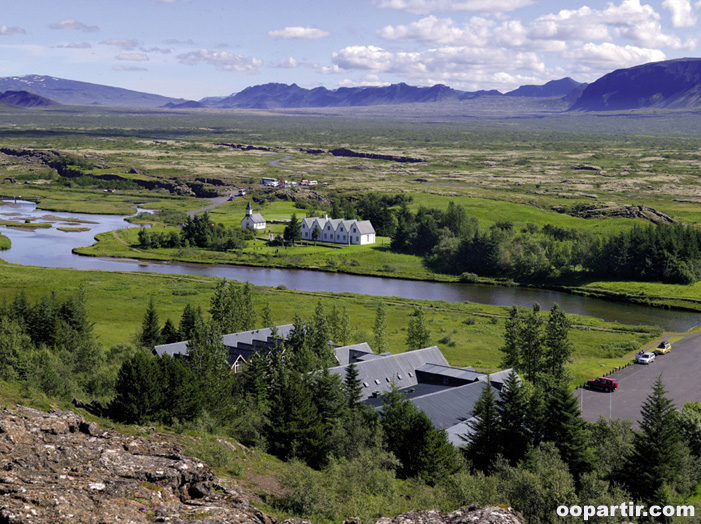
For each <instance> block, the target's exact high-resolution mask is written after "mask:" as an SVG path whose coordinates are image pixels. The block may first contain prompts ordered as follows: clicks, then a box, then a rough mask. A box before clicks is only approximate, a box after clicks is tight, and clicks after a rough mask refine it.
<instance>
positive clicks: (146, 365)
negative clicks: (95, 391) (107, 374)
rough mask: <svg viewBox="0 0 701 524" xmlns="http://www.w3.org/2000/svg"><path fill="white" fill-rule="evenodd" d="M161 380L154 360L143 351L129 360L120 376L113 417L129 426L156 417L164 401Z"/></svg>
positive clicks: (111, 407) (112, 404)
mask: <svg viewBox="0 0 701 524" xmlns="http://www.w3.org/2000/svg"><path fill="white" fill-rule="evenodd" d="M161 387H162V384H161V377H160V373H159V370H158V365H157V363H156V361H155V360H154V357H152V356H150V355H148V354H146V353H143V352H141V351H139V352H138V353H136V354H135V355H134V356H133V357H131V358H130V359H128V360H126V361H125V362H124V363H123V364H122V367H121V368H120V369H119V373H118V374H117V383H116V384H115V393H116V395H115V398H114V400H113V401H112V402H111V403H110V406H109V411H110V413H111V416H112V417H113V418H114V419H116V420H119V421H120V422H126V423H127V424H143V423H144V422H149V421H152V420H154V419H155V418H156V415H157V413H158V412H159V410H160V403H161V399H162V396H161V395H162V394H161V391H162V389H161Z"/></svg>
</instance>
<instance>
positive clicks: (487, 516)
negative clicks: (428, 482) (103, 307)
mask: <svg viewBox="0 0 701 524" xmlns="http://www.w3.org/2000/svg"><path fill="white" fill-rule="evenodd" d="M193 521H197V522H202V523H212V524H213V523H231V524H238V523H241V524H243V523H252V524H276V523H277V520H276V519H275V518H273V517H271V516H269V515H266V514H265V513H263V512H261V511H259V510H258V509H256V508H255V507H253V506H252V505H251V504H250V503H249V502H248V499H247V498H246V496H245V495H244V493H243V491H239V490H238V489H237V488H236V486H232V485H231V483H230V482H227V481H225V480H222V479H218V478H217V477H216V475H215V473H214V471H213V470H212V469H211V468H209V467H207V466H206V465H205V464H203V463H201V462H200V461H198V460H196V459H194V458H192V457H187V456H185V455H184V454H183V452H182V450H181V449H180V447H179V446H178V444H177V443H174V442H172V441H168V440H167V439H166V437H158V436H156V437H149V438H145V437H133V436H126V435H122V434H119V433H117V432H114V431H106V430H103V429H100V428H99V427H98V426H97V424H95V423H93V422H87V421H85V419H83V418H82V417H81V416H79V415H77V414H75V413H73V412H70V411H58V410H52V411H50V412H49V413H44V412H41V411H38V410H34V409H30V408H25V407H17V408H16V409H14V410H3V411H0V523H1V524H4V523H8V524H15V523H28V522H37V523H39V522H41V523H60V522H71V523H90V524H98V523H124V524H128V523H142V522H169V523H173V524H180V523H183V524H184V523H190V522H193ZM285 522H286V523H287V524H293V523H297V524H299V523H301V522H303V521H299V520H295V521H285ZM348 522H349V523H350V522H354V521H352V520H351V521H348ZM355 522H357V521H355ZM467 523H471V524H479V523H490V524H523V519H522V518H521V516H520V515H518V514H517V513H515V512H514V511H513V510H511V509H510V508H479V507H476V506H475V507H469V508H463V509H461V510H458V511H455V512H453V513H451V514H449V515H444V514H442V513H440V512H437V511H422V512H411V513H407V514H404V515H400V516H397V517H393V518H385V519H381V520H380V521H378V523H377V524H467Z"/></svg>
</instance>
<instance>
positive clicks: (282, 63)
mask: <svg viewBox="0 0 701 524" xmlns="http://www.w3.org/2000/svg"><path fill="white" fill-rule="evenodd" d="M276 67H280V68H282V69H294V68H295V67H299V63H298V62H297V60H295V59H294V58H292V57H289V58H283V59H282V60H278V62H277V65H276Z"/></svg>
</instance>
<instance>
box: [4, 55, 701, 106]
mask: <svg viewBox="0 0 701 524" xmlns="http://www.w3.org/2000/svg"><path fill="white" fill-rule="evenodd" d="M3 92H4V93H3ZM8 92H13V93H12V94H10V93H8ZM17 92H21V93H23V94H21V95H18V94H16V93H17ZM32 97H34V98H32ZM480 97H494V99H497V100H498V97H531V98H561V99H562V100H564V101H565V102H567V104H568V105H569V106H570V110H574V111H610V110H626V109H640V108H648V107H654V108H683V107H701V58H681V59H676V60H668V61H664V62H654V63H649V64H644V65H640V66H636V67H631V68H627V69H619V70H616V71H613V72H611V73H609V74H607V75H605V76H603V77H601V78H600V79H598V80H596V81H595V82H593V83H591V84H588V85H587V84H583V83H580V82H577V81H575V80H573V79H571V78H562V79H560V80H553V81H550V82H548V83H546V84H544V85H524V86H521V87H519V88H518V89H515V90H513V91H509V92H507V93H504V94H502V93H500V92H499V91H497V90H489V91H459V90H456V89H453V88H451V87H449V86H446V85H443V84H437V85H434V86H431V87H417V86H410V85H407V84H405V83H400V84H392V85H389V86H365V87H341V88H338V89H334V90H330V89H327V88H325V87H316V88H313V89H305V88H302V87H299V86H298V85H296V84H292V85H288V84H281V83H269V84H263V85H257V86H252V87H248V88H246V89H244V90H243V91H240V92H238V93H233V94H231V95H229V96H212V97H206V98H203V99H201V100H199V101H194V100H185V99H182V98H181V99H175V98H170V97H165V96H161V95H155V94H149V93H142V92H138V91H132V90H129V89H121V88H117V87H110V86H104V85H100V84H91V83H88V82H78V81H74V80H64V79H61V78H56V77H49V76H40V75H25V76H15V77H6V78H0V103H3V102H4V103H9V104H11V105H15V106H19V107H35V106H45V105H49V104H50V103H52V102H56V103H59V104H65V105H90V106H109V107H137V108H159V107H163V108H175V109H198V108H214V109H229V108H251V109H278V108H312V107H359V106H375V105H395V104H424V103H435V102H444V101H458V102H459V101H462V100H470V99H475V98H480Z"/></svg>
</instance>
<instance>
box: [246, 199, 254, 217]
mask: <svg viewBox="0 0 701 524" xmlns="http://www.w3.org/2000/svg"><path fill="white" fill-rule="evenodd" d="M251 215H253V208H252V207H251V203H250V202H249V203H248V205H247V206H246V216H247V217H250V216H251Z"/></svg>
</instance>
